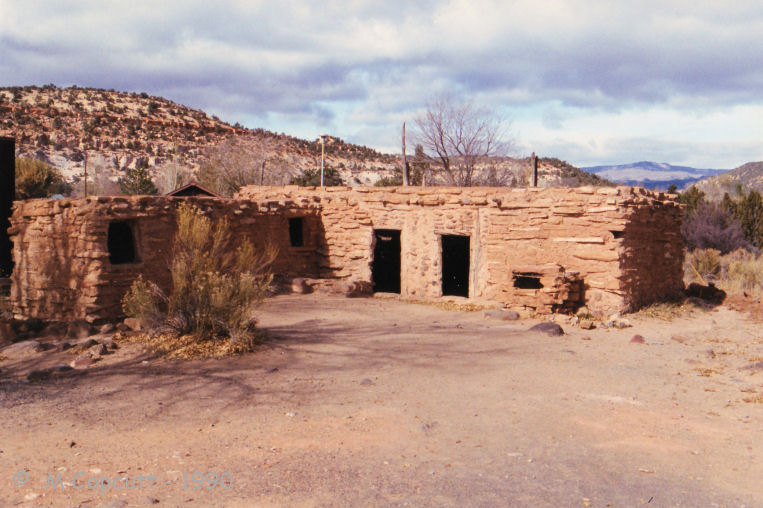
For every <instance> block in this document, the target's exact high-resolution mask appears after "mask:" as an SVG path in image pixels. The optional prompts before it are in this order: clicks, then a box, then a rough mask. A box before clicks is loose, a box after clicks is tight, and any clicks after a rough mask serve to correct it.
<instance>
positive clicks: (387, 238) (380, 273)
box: [371, 229, 400, 293]
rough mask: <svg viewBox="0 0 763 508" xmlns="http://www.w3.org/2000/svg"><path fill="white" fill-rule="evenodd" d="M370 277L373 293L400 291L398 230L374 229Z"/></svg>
mask: <svg viewBox="0 0 763 508" xmlns="http://www.w3.org/2000/svg"><path fill="white" fill-rule="evenodd" d="M374 237H375V239H376V242H375V245H374V259H373V261H372V264H371V277H372V278H373V283H374V292H375V293H400V231H398V230H395V229H375V230H374Z"/></svg>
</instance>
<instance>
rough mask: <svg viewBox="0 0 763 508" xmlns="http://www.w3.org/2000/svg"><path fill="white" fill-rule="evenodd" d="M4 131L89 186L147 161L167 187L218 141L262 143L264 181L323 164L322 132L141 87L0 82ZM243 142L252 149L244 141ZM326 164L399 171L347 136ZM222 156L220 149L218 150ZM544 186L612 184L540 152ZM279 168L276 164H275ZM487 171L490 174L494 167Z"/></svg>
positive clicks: (508, 166) (501, 166)
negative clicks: (261, 122) (296, 130)
mask: <svg viewBox="0 0 763 508" xmlns="http://www.w3.org/2000/svg"><path fill="white" fill-rule="evenodd" d="M0 136H12V137H14V138H16V142H17V155H18V156H26V157H33V158H36V159H40V160H44V161H46V162H48V163H50V164H52V165H53V166H55V167H57V168H58V169H59V170H60V171H61V172H62V174H63V175H64V177H65V179H66V180H67V181H69V182H70V183H72V184H73V188H74V189H75V191H74V193H75V195H76V194H78V193H81V192H82V191H83V185H80V184H81V183H82V180H83V178H84V177H85V171H86V169H87V175H88V176H87V179H88V188H89V193H93V192H95V193H110V192H115V188H116V182H117V181H118V179H119V178H120V177H121V176H123V175H124V172H125V171H126V170H127V169H128V168H133V167H135V166H143V167H147V168H148V169H149V172H150V173H151V174H152V176H153V178H154V180H155V181H156V182H157V184H158V187H159V189H160V191H163V192H166V191H168V190H171V189H172V188H173V182H174V181H175V179H174V177H173V178H169V177H168V174H169V173H170V172H172V173H177V172H178V171H181V172H183V173H185V177H186V178H185V180H186V181H188V180H189V179H191V178H194V177H195V175H196V174H197V172H198V169H199V167H200V166H201V165H202V164H203V163H204V161H205V160H210V157H211V158H212V160H215V159H214V157H215V154H214V153H212V152H214V151H215V150H216V149H217V150H218V151H219V149H220V147H224V148H225V149H228V147H231V146H234V145H236V146H244V148H243V149H242V150H241V152H240V153H242V154H244V157H246V156H247V155H246V154H247V153H251V152H247V150H249V149H251V150H257V151H259V152H266V153H264V155H262V156H261V160H263V161H265V160H267V161H268V165H269V167H273V168H276V167H277V168H278V174H275V175H274V176H272V177H271V178H270V179H269V180H268V181H267V182H266V183H270V184H279V183H285V182H286V181H288V179H289V178H290V177H292V176H294V175H296V174H299V173H301V172H302V171H304V170H308V169H315V168H317V167H319V166H320V156H321V143H320V140H319V139H318V140H314V141H307V140H303V139H299V138H296V137H293V136H289V135H286V134H277V133H274V132H270V131H266V130H263V129H247V128H244V127H242V126H241V125H238V124H235V125H230V124H228V123H226V122H224V121H222V120H220V119H219V118H217V117H215V116H209V115H207V114H206V113H204V112H203V111H200V110H195V109H191V108H188V107H186V106H183V105H180V104H177V103H175V102H172V101H170V100H167V99H164V98H162V97H155V96H151V95H148V94H147V93H127V92H118V91H115V90H102V89H92V88H80V87H76V86H73V87H70V88H58V87H56V86H55V85H45V86H42V87H37V86H24V87H5V88H0ZM246 147H249V148H246ZM325 150H326V163H327V165H329V166H330V167H333V168H334V169H336V170H337V171H338V172H339V174H340V175H341V176H342V178H343V180H344V181H345V182H346V183H347V184H348V185H373V184H374V183H375V182H377V181H378V180H380V179H381V178H385V177H386V178H388V179H389V178H393V177H394V176H395V174H396V172H397V173H398V174H399V168H400V166H401V157H400V156H399V155H389V154H382V153H379V152H377V151H376V150H373V149H371V148H368V147H365V146H359V145H353V144H350V143H345V142H344V141H342V140H341V139H339V138H336V137H330V136H329V137H327V138H326V140H325ZM217 156H218V157H219V153H218V154H217ZM539 162H540V164H539V177H540V181H539V183H540V185H542V186H576V185H608V184H610V183H609V182H607V181H606V180H604V179H601V178H598V177H595V176H591V175H589V174H587V173H585V172H583V171H580V170H579V169H577V168H575V167H574V166H572V165H570V164H568V163H566V162H564V161H560V160H558V159H540V161H539ZM479 170H480V171H483V172H485V174H487V173H488V172H492V173H494V174H495V175H497V177H496V178H494V179H493V180H491V181H494V182H495V184H497V185H527V184H528V183H529V175H530V159H529V158H524V159H522V158H520V159H517V158H509V157H504V158H499V159H493V160H491V161H489V163H487V164H483V165H482V167H480V168H479ZM273 171H275V170H273ZM492 173H491V174H492Z"/></svg>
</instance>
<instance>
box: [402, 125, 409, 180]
mask: <svg viewBox="0 0 763 508" xmlns="http://www.w3.org/2000/svg"><path fill="white" fill-rule="evenodd" d="M403 185H404V186H406V187H408V185H409V182H408V156H407V155H406V154H405V122H403Z"/></svg>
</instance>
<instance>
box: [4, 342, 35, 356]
mask: <svg viewBox="0 0 763 508" xmlns="http://www.w3.org/2000/svg"><path fill="white" fill-rule="evenodd" d="M42 350H43V347H42V346H41V345H40V343H39V342H38V341H36V340H24V341H21V342H17V343H15V344H11V345H10V346H6V347H4V348H3V349H2V350H0V353H2V355H3V356H7V357H8V358H18V357H21V356H29V355H31V354H34V353H39V352H40V351H42Z"/></svg>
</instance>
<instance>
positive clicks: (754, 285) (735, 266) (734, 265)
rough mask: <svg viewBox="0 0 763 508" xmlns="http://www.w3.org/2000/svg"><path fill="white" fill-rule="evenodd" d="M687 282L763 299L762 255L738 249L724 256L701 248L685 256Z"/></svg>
mask: <svg viewBox="0 0 763 508" xmlns="http://www.w3.org/2000/svg"><path fill="white" fill-rule="evenodd" d="M684 281H685V282H686V284H687V285H688V284H689V283H691V282H699V283H701V284H707V283H709V282H712V283H714V284H715V285H716V286H717V287H719V288H720V289H723V290H724V291H726V293H728V294H730V295H733V294H748V295H752V296H756V297H763V255H758V256H755V254H753V253H751V252H748V251H745V250H742V249H739V250H736V251H734V252H730V253H728V254H726V255H721V254H720V252H718V251H717V250H715V249H698V250H695V251H693V252H691V253H689V254H687V256H686V260H685V261H684Z"/></svg>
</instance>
